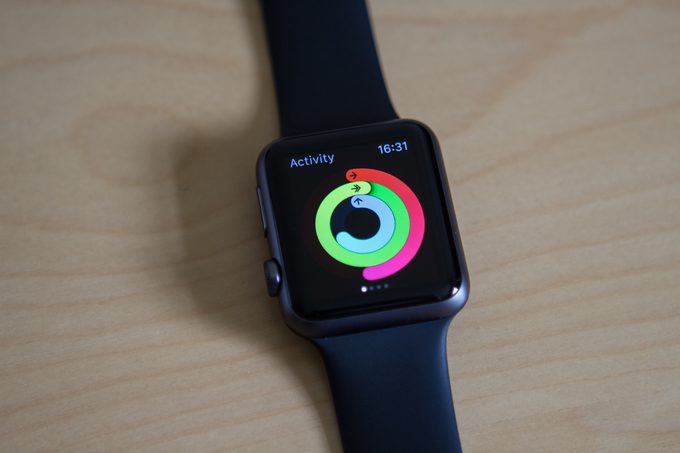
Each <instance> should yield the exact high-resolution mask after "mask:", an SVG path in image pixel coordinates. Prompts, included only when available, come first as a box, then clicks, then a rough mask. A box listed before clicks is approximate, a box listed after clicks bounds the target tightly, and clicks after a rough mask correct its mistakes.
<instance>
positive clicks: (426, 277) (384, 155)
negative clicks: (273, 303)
mask: <svg viewBox="0 0 680 453" xmlns="http://www.w3.org/2000/svg"><path fill="white" fill-rule="evenodd" d="M437 165H438V164H437V159H436V157H435V150H434V148H433V144H432V143H431V140H430V136H429V134H428V132H427V131H426V130H425V129H424V128H423V127H421V126H419V125H418V124H416V123H413V122H409V121H397V122H393V123H386V124H381V125H375V126H367V127H362V128H356V129H348V130H344V131H340V132H335V133H325V134H320V135H311V136H306V137H300V138H293V139H284V140H281V141H279V142H277V143H275V144H274V145H272V146H271V147H270V148H269V149H268V150H267V152H266V157H265V168H266V178H267V186H268V189H269V190H268V194H267V195H268V197H269V201H270V202H271V206H272V207H273V213H274V221H275V225H272V226H270V228H272V227H273V228H275V229H276V232H277V234H276V235H275V236H276V237H277V238H278V242H279V246H280V250H281V261H282V262H281V265H282V269H283V278H284V280H285V281H286V284H287V287H288V291H289V293H290V300H291V303H292V307H293V310H294V311H295V313H297V314H298V315H299V316H301V317H303V318H306V319H329V318H334V317H339V316H346V315H349V314H354V313H359V312H366V311H374V310H384V309H389V308H392V307H395V306H404V305H414V304H426V303H432V302H436V301H439V300H443V299H445V298H447V297H449V296H450V295H451V294H452V292H454V290H455V288H456V286H457V285H458V284H459V282H460V278H461V275H460V265H459V263H458V262H457V257H456V252H455V250H456V248H455V246H454V243H453V240H454V238H453V234H452V231H453V229H452V226H451V224H450V218H449V214H448V208H447V203H446V201H445V200H446V198H445V197H444V193H443V190H448V188H447V187H442V181H441V180H440V170H439V168H438V166H437Z"/></svg>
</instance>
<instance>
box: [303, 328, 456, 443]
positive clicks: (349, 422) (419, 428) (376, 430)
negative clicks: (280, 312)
mask: <svg viewBox="0 0 680 453" xmlns="http://www.w3.org/2000/svg"><path fill="white" fill-rule="evenodd" d="M450 321H451V319H450V318H446V319H440V320H435V321H428V322H422V323H417V324H408V325H403V326H397V327H391V328H387V329H381V330H373V331H367V332H360V333H354V334H350V335H341V336H336V337H327V338H317V339H314V340H313V341H314V343H315V344H316V345H317V347H318V348H319V349H320V350H321V353H322V354H323V357H324V361H325V363H326V369H327V371H328V375H329V379H330V383H331V390H332V392H333V399H334V401H335V411H336V413H337V417H338V424H339V426H340V435H341V437H342V444H343V447H344V450H345V451H346V452H347V453H357V452H391V453H394V452H417V453H430V452H448V453H457V452H460V451H461V445H460V439H459V436H458V429H457V425H456V416H455V413H454V410H453V403H452V398H451V386H450V383H449V372H448V367H447V361H446V333H447V330H448V326H449V323H450Z"/></svg>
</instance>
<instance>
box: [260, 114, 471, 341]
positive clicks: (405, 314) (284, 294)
mask: <svg viewBox="0 0 680 453" xmlns="http://www.w3.org/2000/svg"><path fill="white" fill-rule="evenodd" d="M395 122H402V123H410V124H414V125H416V126H418V127H420V128H421V129H422V130H423V131H424V132H425V136H426V138H427V139H428V141H429V143H428V144H429V145H430V148H431V150H432V152H433V156H434V163H435V165H436V166H437V168H436V169H435V174H436V175H438V176H439V181H438V183H439V186H440V190H441V193H442V195H443V197H444V205H445V207H446V210H447V211H448V212H447V214H448V220H449V222H448V223H449V226H450V229H451V231H450V235H451V238H452V241H453V245H454V248H453V250H452V252H453V253H455V255H456V261H457V263H458V267H459V270H460V281H459V282H457V283H458V287H457V289H456V291H455V292H454V293H453V294H451V295H450V296H449V297H448V298H445V299H443V300H440V301H435V302H428V303H425V304H421V305H417V304H415V305H406V306H398V307H389V306H387V307H385V308H384V309H380V310H376V311H372V312H366V313H359V314H349V315H343V316H339V317H335V318H330V319H328V318H327V319H308V318H305V317H303V316H301V315H300V314H298V313H297V312H296V311H295V309H294V304H293V301H292V299H291V294H290V291H289V287H288V283H287V278H286V274H287V272H286V267H285V262H284V260H283V256H282V252H281V242H280V235H279V232H278V230H277V228H276V225H277V223H276V219H275V214H274V209H273V206H272V201H271V196H270V188H269V182H268V181H269V180H268V177H267V165H266V156H267V154H268V153H269V152H270V151H271V150H272V149H273V148H276V146H277V145H279V144H280V143H282V142H284V141H285V142H290V141H294V140H300V139H303V138H305V139H308V138H309V137H310V136H315V138H316V139H318V138H320V137H319V136H323V135H329V136H335V137H336V138H337V135H338V134H342V133H343V132H347V133H350V131H351V132H354V131H356V130H357V129H363V128H376V127H380V126H381V125H385V126H387V125H393V124H394V123H395ZM330 141H331V138H329V142H330ZM257 182H258V187H259V189H260V193H261V195H262V196H261V203H262V211H263V215H264V220H265V223H266V225H267V236H268V241H269V247H270V251H271V254H272V257H273V258H274V259H275V260H276V261H277V262H278V264H279V267H280V271H281V277H282V278H281V287H280V291H279V301H280V306H281V310H282V313H283V316H284V319H285V321H286V323H287V324H288V326H289V327H290V328H291V329H293V330H294V331H295V332H297V333H298V334H300V335H303V336H305V337H321V336H330V335H340V334H344V333H350V332H355V331H361V330H371V329H379V328H385V327H390V326H394V325H400V324H407V323H412V322H420V321H427V320H433V319H438V318H443V317H449V316H453V315H455V314H456V313H457V312H458V311H459V310H460V309H461V308H462V307H463V306H464V305H465V302H466V301H467V298H468V293H469V278H468V272H467V266H466V264H465V258H464V255H463V248H462V244H461V241H460V234H459V232H458V226H457V222H456V218H455V213H454V210H453V203H452V201H451V196H450V191H449V185H448V181H447V178H446V172H445V169H444V163H443V159H442V156H441V150H440V147H439V143H438V141H437V138H436V136H435V135H434V133H433V132H432V131H431V130H430V129H429V128H428V127H427V126H426V125H425V124H423V123H420V122H418V121H414V120H405V119H399V120H392V121H387V122H385V123H378V124H371V125H367V126H360V127H353V128H347V129H340V130H335V131H329V132H323V133H316V134H306V135H302V136H295V137H284V138H281V139H278V140H275V141H274V142H272V143H270V144H269V145H267V146H266V147H265V148H264V149H263V150H262V152H261V153H260V157H259V159H258V162H257Z"/></svg>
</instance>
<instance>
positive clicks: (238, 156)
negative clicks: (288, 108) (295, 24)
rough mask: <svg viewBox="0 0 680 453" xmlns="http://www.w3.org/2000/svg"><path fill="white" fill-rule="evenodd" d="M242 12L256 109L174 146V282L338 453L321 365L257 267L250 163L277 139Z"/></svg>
mask: <svg viewBox="0 0 680 453" xmlns="http://www.w3.org/2000/svg"><path fill="white" fill-rule="evenodd" d="M242 5H243V6H242V7H243V9H244V10H245V13H246V16H247V20H248V28H249V30H250V34H251V39H252V42H253V43H254V47H255V50H256V52H257V55H258V60H259V64H260V66H261V70H260V71H259V75H260V76H259V81H258V85H259V88H258V89H259V92H260V100H259V105H258V106H257V109H256V112H255V114H254V116H253V118H252V119H251V121H250V124H249V126H245V127H243V128H241V129H239V130H234V131H219V132H215V133H214V134H213V133H210V132H208V133H196V134H194V135H193V136H190V137H186V138H185V139H184V140H180V144H179V147H180V148H179V150H178V155H179V157H178V159H177V164H176V167H175V183H176V191H177V202H178V208H179V216H180V219H181V222H182V241H183V246H184V259H183V260H182V264H181V265H179V266H178V270H177V273H178V280H179V281H180V283H181V284H182V285H183V286H185V287H188V288H189V290H190V296H191V299H192V301H193V302H194V303H195V304H197V306H198V312H199V313H200V316H201V319H202V321H203V322H204V323H205V324H206V326H207V327H208V328H212V329H217V330H218V331H220V332H225V333H229V334H230V336H231V335H234V334H236V335H238V336H239V337H241V338H243V339H244V341H246V342H248V344H253V345H257V346H258V347H260V348H262V349H265V350H269V351H271V353H272V355H273V356H276V357H277V359H278V360H279V362H280V363H281V366H282V367H286V368H287V369H288V371H290V372H291V373H292V374H293V375H294V376H295V377H296V379H297V380H298V381H299V383H300V385H301V386H302V387H304V388H305V389H306V391H307V392H308V394H309V397H310V400H311V401H312V402H313V403H314V405H315V407H316V409H317V411H318V413H319V415H320V417H321V419H322V420H323V427H324V431H325V434H326V437H327V439H328V444H329V447H330V448H331V449H332V450H333V451H338V452H339V451H341V450H340V447H339V445H340V444H339V435H338V433H337V428H336V423H335V415H334V413H333V408H332V404H329V398H330V397H329V390H328V386H327V384H325V379H319V376H325V372H324V371H323V366H322V363H321V358H320V356H319V355H318V353H317V352H316V351H315V350H314V348H313V346H312V345H311V344H309V343H308V342H307V341H305V340H303V339H302V338H299V337H297V336H296V335H294V334H293V333H292V332H291V331H290V330H288V328H287V327H286V326H285V324H284V321H283V318H282V317H281V315H280V312H279V308H278V302H277V301H276V300H275V299H271V298H269V297H268V296H267V294H266V290H265V284H264V277H263V272H262V263H263V261H264V260H265V259H267V258H268V256H269V252H268V250H267V245H266V241H265V239H264V238H263V234H262V226H261V224H260V214H259V208H258V204H257V198H256V193H255V186H256V183H255V162H256V159H257V156H258V153H259V152H260V150H261V149H262V147H263V146H264V145H265V144H266V143H267V142H269V141H271V140H272V139H274V138H276V137H277V128H276V105H275V99H274V92H273V84H272V81H271V78H270V76H269V63H268V56H267V49H266V43H265V36H264V29H263V26H262V19H261V15H260V11H259V8H258V4H257V2H254V1H250V0H244V1H243V2H242ZM321 383H322V384H321ZM262 391H263V392H266V391H267V389H262Z"/></svg>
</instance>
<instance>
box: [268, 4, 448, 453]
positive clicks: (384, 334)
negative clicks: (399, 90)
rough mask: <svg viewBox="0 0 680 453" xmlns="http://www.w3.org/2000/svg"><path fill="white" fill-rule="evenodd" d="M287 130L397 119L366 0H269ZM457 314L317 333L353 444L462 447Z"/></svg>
mask: <svg viewBox="0 0 680 453" xmlns="http://www.w3.org/2000/svg"><path fill="white" fill-rule="evenodd" d="M261 4H262V10H263V15H264V19H265V24H266V29H267V38H268V42H269V53H270V56H271V62H272V69H273V73H274V83H275V85H276V94H277V98H278V108H279V121H280V125H281V135H283V136H291V135H299V134H306V133H311V132H320V131H326V130H332V129H340V128H344V127H351V126H360V125H365V124H370V123H377V122H381V121H388V120H391V119H396V118H397V114H396V113H395V111H394V108H393V107H392V103H391V101H390V98H389V95H388V93H387V89H386V88H385V82H384V80H383V76H382V72H381V70H380V63H379V61H378V55H377V52H376V49H375V43H374V40H373V34H372V31H371V23H370V19H369V16H368V10H367V7H366V3H365V1H364V0H333V1H320V0H290V1H283V0H261ZM450 321H451V319H450V318H446V319H440V320H436V321H429V322H423V323H418V324H410V325H403V326H397V327H391V328H387V329H381V330H374V331H367V332H359V333H353V334H349V335H340V336H334V337H326V338H316V339H312V341H313V342H314V343H315V344H316V345H317V347H318V348H319V349H320V350H321V353H322V355H323V357H324V361H325V363H326V369H327V371H328V375H329V378H330V382H331V389H332V391H333V399H334V401H335V409H336V413H337V418H338V424H339V425H340V433H341V436H342V443H343V446H344V449H345V451H346V452H348V453H355V452H372V453H373V452H419V453H420V452H422V453H427V452H440V451H441V452H454V453H455V452H460V451H461V448H460V440H459V437H458V430H457V427H456V418H455V414H454V410H453V403H452V399H451V387H450V383H449V373H448V369H447V364H446V332H447V329H448V325H449V322H450Z"/></svg>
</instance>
